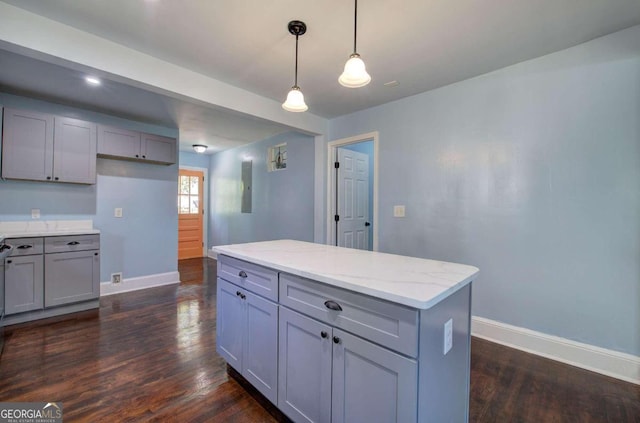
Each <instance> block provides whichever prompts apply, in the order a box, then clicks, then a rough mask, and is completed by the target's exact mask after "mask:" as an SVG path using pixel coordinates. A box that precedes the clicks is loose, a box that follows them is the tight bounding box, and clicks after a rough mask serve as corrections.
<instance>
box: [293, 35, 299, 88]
mask: <svg viewBox="0 0 640 423" xmlns="http://www.w3.org/2000/svg"><path fill="white" fill-rule="evenodd" d="M293 85H294V86H295V87H297V86H298V34H296V75H295V83H294V84H293Z"/></svg>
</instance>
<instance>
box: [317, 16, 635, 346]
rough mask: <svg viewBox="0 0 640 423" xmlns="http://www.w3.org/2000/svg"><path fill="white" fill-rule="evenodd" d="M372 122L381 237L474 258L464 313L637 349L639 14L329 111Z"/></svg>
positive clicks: (358, 125) (396, 244)
mask: <svg viewBox="0 0 640 423" xmlns="http://www.w3.org/2000/svg"><path fill="white" fill-rule="evenodd" d="M425 71H428V70H425ZM375 130H377V131H379V134H380V139H379V141H380V145H379V149H380V150H379V153H380V157H379V159H380V169H379V171H380V179H379V181H380V186H379V190H380V191H379V192H380V201H381V203H380V216H381V217H380V221H379V222H378V225H379V230H380V250H381V251H386V252H392V253H399V254H406V255H410V256H418V257H427V258H433V259H440V260H446V261H453V262H461V263H466V264H471V265H475V266H478V267H479V268H480V275H479V278H478V279H477V281H476V283H475V284H474V287H473V314H474V315H477V316H482V317H485V318H489V319H493V320H496V321H500V322H505V323H508V324H512V325H515V326H519V327H524V328H528V329H532V330H536V331H540V332H543V333H547V334H551V335H556V336H560V337H563V338H568V339H571V340H575V341H579V342H584V343H587V344H591V345H595V346H599V347H604V348H608V349H612V350H616V351H620V352H625V353H630V354H633V355H636V356H639V355H640V284H639V283H638V281H640V260H639V257H640V26H636V27H632V28H630V29H627V30H624V31H620V32H618V33H615V34H611V35H608V36H605V37H602V38H598V39H595V40H592V41H590V42H588V43H585V44H581V45H579V46H576V47H573V48H570V49H567V50H564V51H561V52H557V53H554V54H550V55H547V56H544V57H541V58H538V59H535V60H530V61H527V62H523V63H520V64H517V65H514V66H510V67H508V68H504V69H502V70H499V71H496V72H493V73H490V74H487V75H483V76H480V77H477V78H473V79H470V80H466V81H463V82H460V83H456V84H453V85H450V86H447V87H443V88H441V89H437V90H433V91H430V92H426V93H423V94H420V95H416V96H413V97H409V98H405V99H402V100H399V101H396V102H392V103H388V104H385V105H382V106H379V107H375V108H372V109H368V110H365V111H362V112H359V113H354V114H352V115H348V116H343V117H340V118H337V119H334V120H332V121H331V122H330V132H329V134H330V136H329V139H330V140H334V139H340V138H345V137H349V136H353V135H355V134H360V133H366V132H370V131H375ZM325 176H326V175H325ZM403 204H404V205H406V218H394V217H393V216H392V210H393V206H394V205H403Z"/></svg>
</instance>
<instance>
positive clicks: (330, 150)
mask: <svg viewBox="0 0 640 423" xmlns="http://www.w3.org/2000/svg"><path fill="white" fill-rule="evenodd" d="M364 141H373V157H372V160H373V230H372V234H371V235H372V237H373V251H378V227H379V226H380V220H379V219H378V179H379V177H378V174H379V172H378V155H379V154H378V151H379V150H378V146H379V134H378V131H373V132H367V133H366V134H360V135H354V136H352V137H348V138H341V139H338V140H334V141H329V142H328V143H327V210H326V219H327V233H326V235H327V236H326V240H327V241H326V243H327V245H335V244H336V237H335V227H334V225H335V222H334V220H333V216H334V215H335V212H334V210H335V204H336V201H335V199H336V172H335V168H334V165H333V164H334V163H335V161H336V157H337V154H338V148H339V147H343V146H345V145H349V144H357V143H360V142H364ZM369 176H370V177H371V175H369Z"/></svg>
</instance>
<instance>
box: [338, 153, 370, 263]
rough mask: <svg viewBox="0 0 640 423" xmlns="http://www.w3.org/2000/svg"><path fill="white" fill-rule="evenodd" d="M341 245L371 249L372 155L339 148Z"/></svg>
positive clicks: (339, 236)
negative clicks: (370, 181)
mask: <svg viewBox="0 0 640 423" xmlns="http://www.w3.org/2000/svg"><path fill="white" fill-rule="evenodd" d="M338 163H339V167H338V169H337V175H338V196H337V199H338V209H337V214H338V216H339V220H338V222H337V224H338V231H337V234H338V246H340V247H347V248H357V249H359V250H368V249H369V230H370V222H369V156H368V155H367V154H364V153H359V152H356V151H351V150H347V149H346V148H338Z"/></svg>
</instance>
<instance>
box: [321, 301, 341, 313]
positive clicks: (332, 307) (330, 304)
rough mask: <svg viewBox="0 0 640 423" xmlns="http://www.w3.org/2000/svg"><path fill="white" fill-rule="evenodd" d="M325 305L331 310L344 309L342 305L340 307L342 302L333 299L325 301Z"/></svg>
mask: <svg viewBox="0 0 640 423" xmlns="http://www.w3.org/2000/svg"><path fill="white" fill-rule="evenodd" d="M324 306H325V307H326V308H328V309H329V310H334V311H342V307H340V304H338V303H337V302H335V301H333V300H327V301H325V302H324Z"/></svg>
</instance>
